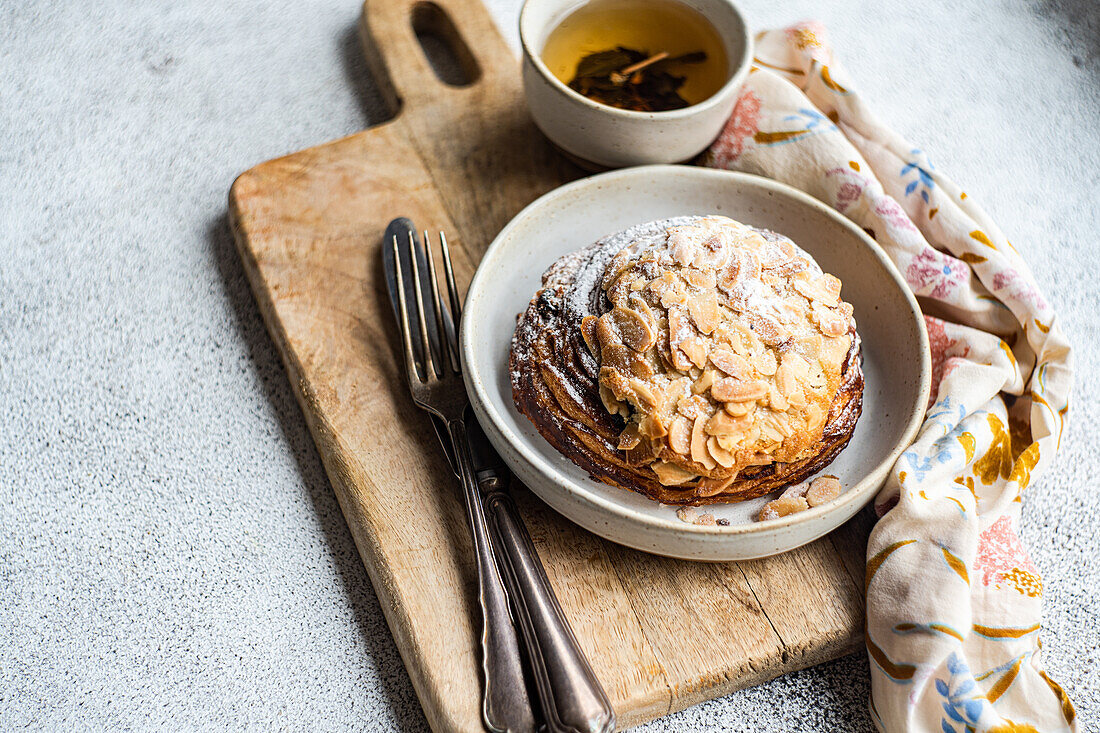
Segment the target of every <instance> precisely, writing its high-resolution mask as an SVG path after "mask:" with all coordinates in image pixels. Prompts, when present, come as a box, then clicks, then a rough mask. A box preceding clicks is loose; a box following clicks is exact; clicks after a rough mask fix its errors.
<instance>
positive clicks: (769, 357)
mask: <svg viewBox="0 0 1100 733" xmlns="http://www.w3.org/2000/svg"><path fill="white" fill-rule="evenodd" d="M752 365H753V366H754V367H756V371H758V372H760V373H761V374H763V375H764V376H765V377H770V376H772V375H773V374H775V370H776V369H778V368H779V362H778V361H776V359H775V354H773V353H772V352H770V351H768V350H767V349H764V350H762V351H760V352H758V353H757V354H756V355H755V356H754V357H753V359H752Z"/></svg>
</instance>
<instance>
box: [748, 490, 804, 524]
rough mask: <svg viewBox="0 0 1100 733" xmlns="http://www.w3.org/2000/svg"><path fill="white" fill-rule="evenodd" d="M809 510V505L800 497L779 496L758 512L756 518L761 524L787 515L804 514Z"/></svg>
mask: <svg viewBox="0 0 1100 733" xmlns="http://www.w3.org/2000/svg"><path fill="white" fill-rule="evenodd" d="M809 508H810V505H809V504H807V503H806V499H805V498H804V497H801V496H781V497H779V498H778V499H772V500H771V501H769V502H768V503H767V504H765V505H764V508H763V509H761V510H760V515H759V516H758V517H757V519H758V520H760V521H761V522H763V521H766V520H768V519H779V518H780V517H785V516H787V515H788V514H794V513H795V512H804V511H806V510H807V509H809Z"/></svg>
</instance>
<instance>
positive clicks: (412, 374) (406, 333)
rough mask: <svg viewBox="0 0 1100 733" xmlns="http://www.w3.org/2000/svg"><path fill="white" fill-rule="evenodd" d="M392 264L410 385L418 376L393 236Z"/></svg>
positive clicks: (397, 254)
mask: <svg viewBox="0 0 1100 733" xmlns="http://www.w3.org/2000/svg"><path fill="white" fill-rule="evenodd" d="M393 262H394V266H395V268H396V269H397V303H398V306H399V310H400V312H401V315H400V318H399V320H400V323H398V324H397V325H398V326H399V327H400V328H401V342H402V343H403V344H404V345H405V375H406V376H407V377H408V379H409V383H410V384H412V382H413V380H414V379H415V381H417V382H419V381H420V375H419V374H417V373H416V355H415V354H413V346H412V333H411V332H410V330H409V310H408V307H407V306H406V305H405V302H406V298H405V274H404V273H403V272H402V271H401V250H400V248H399V247H398V245H397V235H396V234H395V235H393Z"/></svg>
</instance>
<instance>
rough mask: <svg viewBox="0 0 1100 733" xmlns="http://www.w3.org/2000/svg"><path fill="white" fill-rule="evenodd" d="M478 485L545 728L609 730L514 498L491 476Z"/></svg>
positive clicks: (602, 698)
mask: <svg viewBox="0 0 1100 733" xmlns="http://www.w3.org/2000/svg"><path fill="white" fill-rule="evenodd" d="M481 486H482V490H483V491H485V492H486V493H485V505H486V507H487V508H488V510H489V521H490V523H491V524H492V525H493V529H494V530H495V537H496V539H498V542H497V547H498V550H499V551H500V555H502V556H503V559H504V560H505V562H502V565H504V567H502V568H501V569H502V570H503V571H504V574H505V579H506V582H507V583H508V590H509V592H510V595H511V596H512V607H513V609H514V610H515V611H516V615H517V616H518V619H517V621H518V622H519V626H520V630H521V632H522V633H523V637H524V642H525V645H526V649H527V657H528V659H529V660H530V663H531V668H532V671H533V673H534V677H535V688H536V690H537V692H538V696H539V702H540V704H541V707H542V711H543V715H544V717H545V719H546V724H547V728H548V729H549V730H550V733H610V732H611V731H612V730H614V729H615V712H614V710H613V709H612V708H611V702H610V701H609V700H608V698H607V694H606V693H605V692H604V690H603V687H601V686H600V682H599V680H598V679H597V678H596V675H595V674H594V673H593V672H592V667H591V666H589V664H588V660H587V658H585V656H584V652H583V651H581V648H580V645H578V644H577V637H576V636H574V634H573V629H572V628H571V627H570V626H569V621H568V620H566V618H565V613H564V612H563V611H562V608H561V604H560V603H559V602H558V597H557V596H556V595H555V594H554V589H553V587H552V586H551V585H550V580H549V579H548V578H547V577H546V570H545V569H544V568H543V566H542V562H541V561H540V560H539V556H538V553H537V552H536V550H535V546H534V544H533V543H532V542H531V536H530V535H529V534H528V533H527V527H526V526H525V525H524V523H523V519H522V518H521V517H520V515H519V510H518V509H517V508H516V503H515V501H514V500H513V499H512V497H511V496H510V495H509V494H507V493H506V492H505V491H503V490H502V487H501V486H500V481H499V479H497V478H496V477H492V478H488V479H486V480H484V481H482V482H481Z"/></svg>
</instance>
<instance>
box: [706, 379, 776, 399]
mask: <svg viewBox="0 0 1100 733" xmlns="http://www.w3.org/2000/svg"><path fill="white" fill-rule="evenodd" d="M710 394H711V396H712V397H713V398H714V399H716V400H718V401H719V402H753V401H755V400H759V399H761V398H763V397H766V396H767V394H768V384H767V382H760V381H756V380H750V381H745V380H742V379H736V378H735V377H723V378H722V379H716V380H715V381H714V384H713V385H711V388H710Z"/></svg>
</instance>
